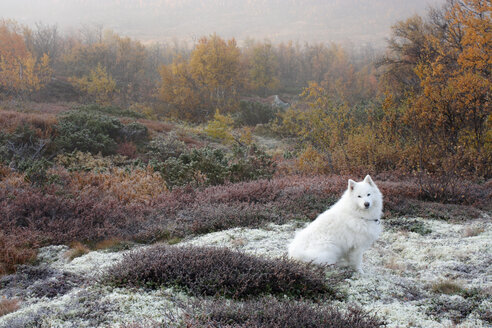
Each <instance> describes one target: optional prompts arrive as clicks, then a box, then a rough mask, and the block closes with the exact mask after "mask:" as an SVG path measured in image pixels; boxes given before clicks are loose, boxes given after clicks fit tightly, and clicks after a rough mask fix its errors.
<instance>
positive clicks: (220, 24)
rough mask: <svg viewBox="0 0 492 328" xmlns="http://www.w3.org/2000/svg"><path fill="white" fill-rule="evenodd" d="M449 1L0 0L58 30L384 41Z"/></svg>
mask: <svg viewBox="0 0 492 328" xmlns="http://www.w3.org/2000/svg"><path fill="white" fill-rule="evenodd" d="M443 3H444V0H412V1H409V0H359V1H357V0H309V1H308V0H244V1H240V0H229V1H227V0H181V1H179V0H0V18H12V19H15V20H17V21H18V22H20V23H22V24H27V25H30V26H33V25H34V23H35V22H43V23H45V24H50V25H52V24H57V25H58V26H59V27H60V30H62V31H63V30H65V31H68V30H77V29H79V28H80V27H81V26H83V25H90V24H102V25H103V26H104V28H107V29H112V30H114V31H116V32H117V33H120V34H122V35H126V36H130V37H132V38H136V39H139V40H142V41H146V42H151V41H166V40H171V39H174V38H176V39H179V40H186V41H191V40H193V39H196V38H198V37H200V36H203V35H209V34H211V33H214V32H216V33H217V34H218V35H220V36H222V37H225V38H230V37H235V38H236V39H238V40H240V41H241V40H244V39H246V38H248V37H251V38H255V39H265V38H268V39H270V40H272V41H274V42H279V41H287V40H294V41H301V42H304V41H308V42H332V41H333V42H341V43H343V42H351V43H354V44H358V43H372V44H374V45H376V46H380V45H382V44H384V38H385V37H388V35H389V31H390V26H391V25H392V24H394V23H395V22H396V21H397V20H401V19H404V18H407V17H410V16H411V15H413V14H425V11H426V9H427V8H428V7H429V6H440V5H442V4H443Z"/></svg>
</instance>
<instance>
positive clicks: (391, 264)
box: [384, 257, 407, 272]
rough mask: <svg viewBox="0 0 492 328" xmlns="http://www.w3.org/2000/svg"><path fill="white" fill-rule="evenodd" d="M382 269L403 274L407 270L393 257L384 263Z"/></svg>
mask: <svg viewBox="0 0 492 328" xmlns="http://www.w3.org/2000/svg"><path fill="white" fill-rule="evenodd" d="M384 267H385V268H387V269H390V270H393V271H400V272H404V271H406V270H407V266H406V265H405V264H403V263H401V262H398V261H397V260H396V258H395V257H390V258H389V259H388V260H387V261H386V262H385V263H384Z"/></svg>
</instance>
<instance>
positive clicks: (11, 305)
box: [0, 297, 20, 317]
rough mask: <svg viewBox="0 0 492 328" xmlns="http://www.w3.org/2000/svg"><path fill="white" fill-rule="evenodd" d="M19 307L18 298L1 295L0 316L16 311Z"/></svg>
mask: <svg viewBox="0 0 492 328" xmlns="http://www.w3.org/2000/svg"><path fill="white" fill-rule="evenodd" d="M19 307H20V305H19V300H17V299H15V298H13V299H8V298H5V297H2V299H1V300H0V317H1V316H4V315H6V314H9V313H12V312H15V311H17V310H18V309H19Z"/></svg>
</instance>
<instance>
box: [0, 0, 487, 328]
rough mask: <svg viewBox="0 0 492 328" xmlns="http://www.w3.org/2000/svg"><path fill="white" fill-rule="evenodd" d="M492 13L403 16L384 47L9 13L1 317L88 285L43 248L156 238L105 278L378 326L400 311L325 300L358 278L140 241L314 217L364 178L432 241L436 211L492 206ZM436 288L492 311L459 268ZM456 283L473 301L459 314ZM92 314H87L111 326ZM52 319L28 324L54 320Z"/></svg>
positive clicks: (277, 321)
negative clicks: (115, 28)
mask: <svg viewBox="0 0 492 328" xmlns="http://www.w3.org/2000/svg"><path fill="white" fill-rule="evenodd" d="M491 8H492V6H491V4H490V1H482V0H460V1H458V0H449V1H448V2H446V4H445V5H444V6H443V7H442V8H434V9H429V10H428V13H427V15H426V16H425V17H421V16H413V17H409V18H408V19H406V20H404V21H399V22H396V23H395V25H394V26H393V27H392V32H391V38H390V39H389V40H388V46H387V49H386V50H385V52H384V54H375V53H374V52H371V51H369V50H368V49H364V48H362V49H361V50H360V51H358V52H357V51H354V50H352V51H349V50H346V49H344V48H343V47H342V46H340V45H337V44H330V45H326V44H323V43H319V44H307V43H306V44H303V45H301V44H300V43H296V42H287V43H280V44H272V43H271V42H269V41H256V40H249V41H248V42H246V44H245V45H244V46H243V47H239V46H238V44H237V42H236V40H234V39H229V40H226V39H223V38H222V37H220V36H219V35H216V34H213V35H209V36H204V37H202V38H201V39H199V40H198V41H197V43H196V44H195V45H194V47H193V48H188V47H185V46H182V45H179V44H173V45H171V44H159V45H152V46H144V45H143V44H142V43H141V42H139V41H138V40H133V39H130V38H127V37H124V36H120V35H118V34H116V33H114V32H112V31H104V33H100V35H98V36H99V37H87V35H85V37H84V35H83V34H80V35H77V34H71V35H67V36H64V35H62V34H60V33H59V32H58V31H57V27H56V26H50V25H44V24H36V26H35V28H29V27H26V26H21V25H19V24H18V23H17V22H15V21H12V20H7V19H3V20H0V275H1V276H4V277H3V278H2V280H0V288H2V289H1V290H0V295H2V299H1V300H0V316H8V315H9V314H8V313H11V312H15V311H17V310H18V309H21V310H22V307H23V301H24V299H27V298H29V297H32V295H43V297H44V296H46V295H50V296H49V297H63V295H64V294H65V293H67V292H68V290H71V289H72V288H74V286H79V287H80V286H81V285H82V284H84V283H87V281H85V280H84V277H82V276H72V275H69V277H68V278H67V276H64V273H60V272H55V271H50V270H51V269H46V268H39V269H36V266H38V265H39V263H40V260H39V254H38V252H39V251H40V250H42V249H44V248H45V247H47V246H50V245H51V246H50V247H58V246H56V245H67V246H70V247H71V249H70V250H67V251H66V252H65V253H64V254H65V255H64V260H65V261H73V262H76V261H77V259H78V258H80V257H84V256H88V255H90V253H92V252H93V251H94V250H101V249H102V248H107V249H110V250H112V251H115V252H119V251H123V250H128V249H131V248H135V247H137V248H138V247H143V248H138V249H136V250H131V251H130V252H129V253H126V255H125V257H124V258H123V259H122V262H120V263H119V264H115V266H112V267H111V268H110V269H108V271H107V272H106V273H105V274H102V276H101V277H100V279H98V280H97V283H98V284H102V285H104V286H109V287H108V288H141V289H154V290H155V289H157V290H159V288H160V289H163V288H175V289H176V290H179V291H180V292H184V293H188V294H189V295H191V296H190V297H193V298H194V299H195V301H197V302H199V304H195V305H193V306H191V305H189V304H188V305H183V307H182V308H181V314H183V313H185V314H186V315H184V316H179V315H178V317H180V319H179V320H183V321H181V323H182V324H183V325H185V326H186V325H188V326H193V327H194V326H197V327H211V326H227V327H229V326H230V327H264V326H267V327H278V326H289V327H297V326H299V327H300V326H303V327H311V326H312V327H319V326H325V324H326V323H327V322H330V324H331V326H333V327H347V326H350V327H379V326H382V325H383V324H384V319H385V318H384V317H377V314H373V313H367V311H365V310H363V309H361V308H359V307H358V306H357V304H356V306H355V307H353V306H351V307H347V308H345V309H337V308H336V307H334V306H332V305H330V304H324V303H325V302H328V303H330V302H334V300H337V302H340V300H342V301H343V299H344V297H346V296H347V295H345V293H346V291H345V292H344V291H343V290H339V289H338V287H337V285H339V284H340V283H341V282H342V281H343V280H344V279H345V278H346V276H344V275H343V274H341V275H339V276H334V277H326V273H323V272H324V271H323V270H320V269H319V268H313V267H310V266H305V265H300V264H298V263H294V262H291V261H289V260H286V259H272V258H264V257H262V256H260V255H254V254H253V255H251V254H249V255H246V254H243V253H238V252H232V251H230V250H226V249H222V248H213V247H182V246H179V245H177V246H169V245H167V246H163V245H157V246H142V244H145V245H147V244H149V245H150V244H154V243H161V244H162V243H167V244H175V243H179V242H180V241H181V240H187V239H189V238H192V237H194V236H199V235H203V234H208V233H212V232H216V231H222V230H227V229H231V228H237V227H248V228H263V229H268V226H269V224H272V223H274V224H286V223H289V222H292V221H293V220H297V221H309V220H313V219H314V218H315V217H316V216H317V214H319V213H320V212H322V211H323V210H325V209H326V208H327V207H328V206H330V205H331V204H333V203H334V202H335V201H336V199H338V198H339V196H340V194H341V192H342V191H343V190H344V189H345V188H346V181H347V179H348V178H357V177H363V176H365V175H366V174H371V176H373V178H374V179H375V180H377V181H378V186H379V188H380V190H381V191H382V193H383V195H384V197H385V198H384V201H385V207H384V210H385V217H386V219H388V221H387V222H388V224H387V229H389V230H390V231H400V232H402V233H406V234H411V233H417V234H418V235H419V236H420V237H421V238H424V237H425V238H427V237H426V236H430V235H432V234H433V230H432V227H431V226H429V225H427V224H426V223H425V220H422V219H421V218H424V219H438V220H444V221H447V222H465V221H473V220H480V219H483V218H488V219H490V211H491V210H492V208H491V204H492V202H491V195H492V182H491V180H490V178H491V177H492V171H491V169H492V165H491V163H492V161H491V160H492V129H491V127H492V126H491V124H492V112H491V108H492V107H491V105H490V92H491V90H492V80H491V67H492V39H491V37H492V23H491V17H490V12H491ZM86 32H87V31H86ZM275 94H277V95H280V98H278V97H268V96H269V95H275ZM402 217H410V218H416V219H410V220H402V219H401V218H402ZM417 218H418V219H417ZM482 233H484V228H483V227H481V226H480V227H470V228H468V230H466V231H464V232H462V233H461V235H462V237H463V238H475V237H477V236H478V237H479V236H480V235H481V234H482ZM238 243H240V241H238ZM53 245H55V246H53ZM60 247H61V246H60ZM86 254H87V255H86ZM386 265H387V267H388V268H393V269H395V268H396V269H398V268H401V267H402V265H403V264H401V263H399V262H397V261H396V260H391V263H389V262H388V263H387V264H386ZM396 269H395V270H396ZM43 270H44V271H43ZM19 279H20V280H19ZM43 279H45V280H46V279H48V280H49V281H50V283H48V285H46V284H45V283H46V282H42V281H43ZM12 281H14V282H15V281H22V282H23V283H24V284H25V285H26V286H28V285H30V287H29V288H30V289H29V293H31V294H29V295H30V296H29V295H28V294H26V293H27V292H19V291H18V292H16V293H14V294H15V295H14V294H12V295H10V294H8V293H7V292H6V291H9V290H12V288H13V287H12V286H13V285H14V283H13V282H12ZM50 284H51V285H50ZM67 284H69V285H67ZM9 286H10V287H9ZM9 288H10V289H9ZM489 288H490V286H489ZM2 290H3V291H2ZM429 290H430V291H431V292H432V293H434V294H444V296H442V295H441V296H440V298H438V297H437V296H436V297H435V298H433V300H434V301H435V302H434V303H433V306H432V307H429V308H428V313H430V314H429V315H437V314H436V313H439V311H441V310H442V309H445V311H448V312H449V311H453V323H459V322H460V321H462V320H464V319H465V318H466V317H467V316H468V315H470V313H475V314H474V315H476V313H479V314H478V316H479V317H480V318H481V319H480V320H482V322H483V323H489V324H490V320H491V316H490V311H488V312H487V310H483V311H482V310H481V306H482V305H480V304H482V303H481V302H482V301H483V300H484V299H486V298H487V297H490V290H489V291H488V292H487V291H477V290H468V289H466V288H465V287H462V286H461V285H460V283H459V282H454V281H452V280H447V281H442V282H440V283H439V282H436V283H435V284H434V285H432V286H431V287H430V288H429ZM36 293H38V294H36ZM81 293H82V294H80V295H79V296H77V297H80V299H85V300H91V299H95V295H94V293H92V292H91V291H84V292H81ZM84 293H87V294H84ZM91 293H92V294H91ZM487 293H489V294H487ZM344 295H345V296H344ZM446 295H458V296H460V295H461V296H460V297H461V298H462V299H464V300H473V302H472V301H470V302H468V303H466V304H465V303H463V304H465V305H463V304H462V303H460V304H459V305H456V306H455V307H453V305H452V304H451V305H450V303H446V301H443V297H447V296H446ZM477 295H478V296H477ZM484 295H485V296H484ZM487 295H488V296H487ZM415 297H417V296H415ZM450 297H451V296H450ZM77 300H79V298H77ZM320 301H322V302H320ZM84 304H87V303H84ZM266 304H268V305H266ZM453 304H454V303H453ZM456 304H457V303H456ZM470 304H471V305H470ZM94 306H97V307H98V308H99V309H105V308H106V307H110V304H107V303H104V302H102V301H101V302H99V301H98V302H95V303H94ZM259 309H262V311H260V310H259ZM263 310H264V311H263ZM81 311H82V310H81ZM443 311H444V310H443ZM477 311H478V312H477ZM480 311H481V312H480ZM89 312H90V311H87V312H84V313H82V312H80V313H79V314H80V315H81V316H82V317H84V318H85V319H86V320H87V322H89V323H91V324H94V322H96V323H97V324H104V320H103V322H98V321H97V320H96V319H94V317H92V316H91V315H90V313H89ZM38 314H39V316H38V317H36V318H35V319H32V320H34V321H32V322H34V323H32V322H31V321H30V322H31V323H30V324H31V325H33V326H36V323H40V322H43V314H42V311H41V310H39V313H38ZM167 315H170V314H167ZM175 315H177V314H175ZM99 319H100V318H99ZM106 319H107V318H106ZM106 319H105V320H106ZM36 320H38V321H36ZM94 320H96V321H94ZM108 320H109V319H108ZM106 323H107V322H106ZM389 323H390V324H391V322H389ZM158 325H163V326H165V325H166V324H165V323H156V326H158ZM127 326H128V327H139V326H138V324H136V323H132V322H127ZM149 326H151V324H150V323H149Z"/></svg>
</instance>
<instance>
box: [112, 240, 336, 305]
mask: <svg viewBox="0 0 492 328" xmlns="http://www.w3.org/2000/svg"><path fill="white" fill-rule="evenodd" d="M107 282H109V283H111V284H113V285H116V286H134V287H147V288H160V287H163V286H165V287H175V288H178V289H183V290H185V291H186V292H188V293H190V294H191V295H195V296H199V295H210V296H219V295H220V296H225V297H231V298H245V297H249V296H256V295H262V294H274V295H281V296H283V295H288V296H291V297H296V298H299V297H302V298H314V297H316V298H319V297H321V298H333V297H337V296H338V294H337V292H336V290H335V289H334V287H331V286H330V287H328V286H327V285H326V284H325V275H324V271H323V269H322V268H319V267H311V266H309V265H306V264H301V263H297V262H292V261H289V260H287V259H279V260H272V259H264V258H260V257H255V256H252V255H246V254H243V253H239V252H235V251H231V250H228V249H225V248H211V247H191V246H189V247H174V246H166V245H159V246H153V247H151V248H147V249H143V250H137V251H133V252H130V253H128V254H127V255H126V256H125V258H124V259H123V261H122V262H120V263H118V264H116V265H115V266H113V267H112V268H110V269H109V273H108V276H107Z"/></svg>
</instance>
